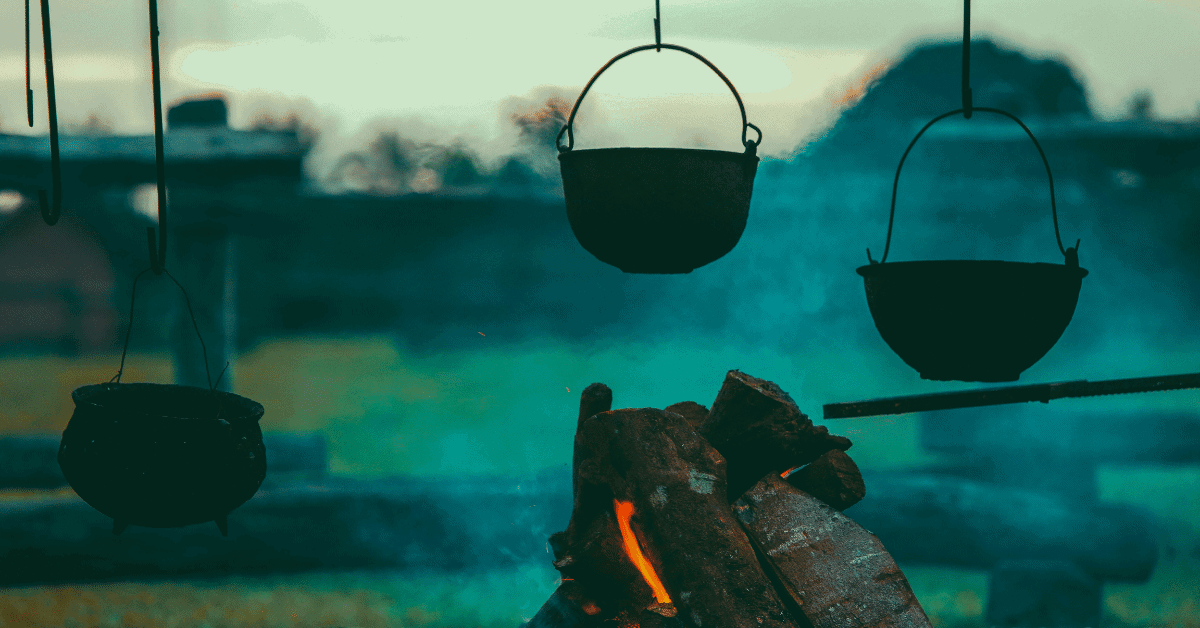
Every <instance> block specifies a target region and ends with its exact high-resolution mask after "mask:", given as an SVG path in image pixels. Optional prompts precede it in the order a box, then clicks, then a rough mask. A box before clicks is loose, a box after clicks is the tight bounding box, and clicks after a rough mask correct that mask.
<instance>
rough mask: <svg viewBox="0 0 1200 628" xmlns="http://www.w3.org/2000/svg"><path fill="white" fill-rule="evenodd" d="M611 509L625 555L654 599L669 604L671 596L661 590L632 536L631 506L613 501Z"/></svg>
mask: <svg viewBox="0 0 1200 628" xmlns="http://www.w3.org/2000/svg"><path fill="white" fill-rule="evenodd" d="M613 509H614V510H615V511H616V513H617V525H618V526H620V528H621V539H622V540H624V541H625V553H626V554H628V555H629V559H630V560H632V561H633V564H634V566H636V567H637V568H638V571H640V572H642V577H643V578H645V579H646V584H649V585H650V589H651V590H652V591H654V599H656V600H658V602H659V603H660V604H670V603H671V596H669V595H667V590H666V589H664V588H663V585H662V581H661V580H659V579H658V574H656V573H654V567H652V566H651V565H650V563H649V561H647V560H646V557H645V555H643V554H642V548H641V546H640V545H638V540H637V537H636V536H634V535H633V528H632V527H630V525H629V520H630V519H631V518H633V504H631V503H630V502H621V501H617V500H615V499H614V500H613Z"/></svg>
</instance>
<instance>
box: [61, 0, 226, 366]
mask: <svg viewBox="0 0 1200 628" xmlns="http://www.w3.org/2000/svg"><path fill="white" fill-rule="evenodd" d="M42 1H43V2H45V1H46V0H42ZM150 73H151V78H152V80H153V82H154V163H155V166H156V168H157V171H158V247H157V249H158V250H157V251H155V247H154V245H153V240H151V244H150V266H151V268H152V269H153V270H154V274H156V275H157V274H159V273H160V272H161V270H162V269H163V268H165V267H166V265H167V168H166V163H165V160H164V156H163V122H162V75H161V72H160V71H159V65H158V2H157V0H150ZM206 366H207V365H206Z"/></svg>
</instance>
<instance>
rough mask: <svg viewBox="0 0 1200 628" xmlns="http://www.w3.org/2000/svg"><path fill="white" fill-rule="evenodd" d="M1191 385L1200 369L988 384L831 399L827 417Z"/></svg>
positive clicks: (1198, 380) (1196, 384) (1199, 378)
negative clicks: (945, 390) (1091, 379)
mask: <svg viewBox="0 0 1200 628" xmlns="http://www.w3.org/2000/svg"><path fill="white" fill-rule="evenodd" d="M1187 388H1200V373H1188V374H1184V375H1162V376H1158V377H1137V378H1132V379H1109V380H1104V381H1099V382H1089V381H1087V380H1084V379H1081V380H1076V381H1070V382H1058V383H1053V384H1030V385H1028V386H1006V387H1003V388H984V389H979V390H963V391H957V392H948V393H932V394H927V395H909V396H905V397H888V398H884V399H870V400H867V401H853V402H849V403H829V404H825V418H826V419H853V418H858V417H867V416H882V415H889V414H909V413H911V412H928V411H931V410H953V409H955V408H974V407H979V406H996V405H1001V404H1006V403H1028V402H1031V401H1040V402H1042V403H1049V402H1050V400H1051V399H1064V398H1069V397H1095V396H1099V395H1122V394H1127V393H1140V392H1155V391H1160V390H1182V389H1187Z"/></svg>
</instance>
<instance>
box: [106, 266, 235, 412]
mask: <svg viewBox="0 0 1200 628" xmlns="http://www.w3.org/2000/svg"><path fill="white" fill-rule="evenodd" d="M159 270H160V271H161V272H162V273H163V274H166V276H167V277H169V278H170V279H171V281H172V282H173V283H174V284H175V285H176V286H178V287H179V291H180V292H182V293H183V303H184V305H186V306H187V311H188V316H190V317H191V319H192V328H193V329H195V330H196V339H197V340H199V341H200V354H201V356H202V357H203V359H204V375H205V377H207V378H208V388H209V390H210V391H212V392H214V393H215V392H216V390H217V384H219V383H221V377H223V376H224V375H225V371H224V369H222V370H221V375H219V376H218V377H217V381H216V382H215V383H214V382H213V381H212V373H211V372H209V370H208V347H206V346H205V345H204V336H201V335H200V325H199V324H197V323H196V313H195V312H193V311H192V300H191V298H189V297H188V293H187V290H184V289H183V284H181V283H179V280H178V279H176V278H175V276H174V275H172V274H171V273H170V272H168V271H167V269H165V268H161V269H159ZM152 271H153V269H152V268H147V269H146V270H143V271H142V272H140V273H138V274H137V277H134V279H133V290H131V293H130V296H129V326H128V327H127V328H126V329H125V346H124V348H122V349H121V366H120V367H119V368H118V369H117V374H116V375H114V376H113V378H112V379H110V380H109V382H110V383H111V382H113V381H116V383H118V384H120V383H121V375H122V374H124V373H125V356H126V355H127V354H128V353H129V336H130V335H131V334H133V317H134V306H136V305H137V285H138V282H139V281H141V279H142V276H143V275H145V274H146V273H148V272H152ZM155 274H157V273H155ZM225 366H226V367H227V368H228V366H229V365H228V364H226V365H225Z"/></svg>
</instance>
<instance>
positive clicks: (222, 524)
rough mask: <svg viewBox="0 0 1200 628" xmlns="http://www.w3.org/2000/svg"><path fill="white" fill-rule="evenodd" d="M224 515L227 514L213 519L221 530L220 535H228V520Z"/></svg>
mask: <svg viewBox="0 0 1200 628" xmlns="http://www.w3.org/2000/svg"><path fill="white" fill-rule="evenodd" d="M226 517H227V515H221V516H220V517H217V518H216V519H214V520H213V521H215V522H216V524H217V528H219V529H220V530H221V536H229V520H228V519H227V518H226Z"/></svg>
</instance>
